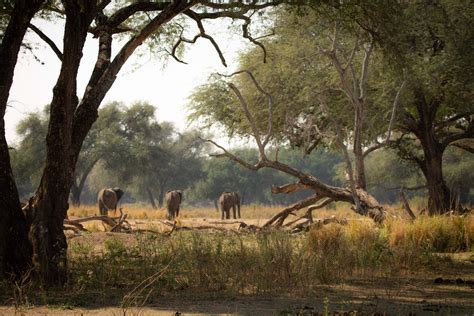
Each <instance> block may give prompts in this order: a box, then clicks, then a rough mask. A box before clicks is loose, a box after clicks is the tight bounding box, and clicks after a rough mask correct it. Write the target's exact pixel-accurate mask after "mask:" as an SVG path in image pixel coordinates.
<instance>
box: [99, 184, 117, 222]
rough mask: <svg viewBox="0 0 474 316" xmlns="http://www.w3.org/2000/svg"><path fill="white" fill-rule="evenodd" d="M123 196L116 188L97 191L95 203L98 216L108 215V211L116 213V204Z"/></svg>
mask: <svg viewBox="0 0 474 316" xmlns="http://www.w3.org/2000/svg"><path fill="white" fill-rule="evenodd" d="M122 196H123V191H122V190H121V189H120V188H118V187H114V188H104V189H102V190H100V191H99V195H98V196H97V203H98V204H99V212H100V215H108V212H109V210H113V211H114V213H116V212H117V204H118V202H119V201H120V199H121V198H122Z"/></svg>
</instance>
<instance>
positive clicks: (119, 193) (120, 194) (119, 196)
mask: <svg viewBox="0 0 474 316" xmlns="http://www.w3.org/2000/svg"><path fill="white" fill-rule="evenodd" d="M113 190H114V192H115V194H116V195H117V202H118V201H119V200H120V199H121V198H122V196H123V193H124V192H123V191H122V190H120V189H119V188H117V187H115V188H114V189H113Z"/></svg>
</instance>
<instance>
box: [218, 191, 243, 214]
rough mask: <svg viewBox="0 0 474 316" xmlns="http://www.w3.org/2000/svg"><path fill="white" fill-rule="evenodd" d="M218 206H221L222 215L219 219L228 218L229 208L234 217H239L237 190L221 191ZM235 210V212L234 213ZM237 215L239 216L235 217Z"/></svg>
mask: <svg viewBox="0 0 474 316" xmlns="http://www.w3.org/2000/svg"><path fill="white" fill-rule="evenodd" d="M219 206H220V208H221V212H222V216H221V219H224V214H225V218H226V219H229V218H230V209H231V208H232V213H233V215H234V219H236V218H240V196H239V193H237V192H227V191H226V192H223V193H222V194H221V196H220V197H219ZM236 210H237V214H236ZM236 215H238V216H239V217H237V216H236Z"/></svg>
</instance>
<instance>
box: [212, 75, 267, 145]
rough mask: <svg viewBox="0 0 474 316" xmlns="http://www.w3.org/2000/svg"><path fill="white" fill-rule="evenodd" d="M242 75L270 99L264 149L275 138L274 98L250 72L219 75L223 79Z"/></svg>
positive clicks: (263, 143)
mask: <svg viewBox="0 0 474 316" xmlns="http://www.w3.org/2000/svg"><path fill="white" fill-rule="evenodd" d="M242 73H246V74H247V75H248V76H249V77H250V79H251V80H252V82H253V84H254V85H255V87H256V88H257V90H258V91H259V92H260V93H262V94H264V95H265V96H266V97H267V98H268V130H267V136H266V137H265V139H264V140H263V142H262V145H263V147H265V146H266V145H267V144H268V142H269V141H270V139H271V137H272V136H273V96H272V95H271V94H270V93H268V92H267V91H265V90H264V89H263V88H262V86H261V85H260V84H259V83H258V81H257V79H255V76H254V75H253V74H252V72H251V71H249V70H240V71H236V72H234V73H232V74H230V75H223V74H219V75H220V76H222V77H227V78H230V77H232V76H235V75H238V74H242Z"/></svg>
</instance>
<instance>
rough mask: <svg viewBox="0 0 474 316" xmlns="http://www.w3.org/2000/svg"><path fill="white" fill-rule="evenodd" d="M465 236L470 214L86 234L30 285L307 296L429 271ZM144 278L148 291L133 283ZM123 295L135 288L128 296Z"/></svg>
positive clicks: (65, 296) (49, 298) (88, 291)
mask: <svg viewBox="0 0 474 316" xmlns="http://www.w3.org/2000/svg"><path fill="white" fill-rule="evenodd" d="M98 236H100V237H101V238H103V239H97V237H98ZM473 241H474V217H466V218H449V217H420V218H418V219H417V220H416V221H414V222H413V223H410V222H406V221H401V220H399V219H392V220H388V221H387V223H386V224H385V225H384V226H382V227H378V226H375V225H374V224H373V223H372V222H370V221H359V220H354V221H349V224H348V225H345V226H341V225H337V224H329V225H326V226H324V227H322V228H319V229H311V230H310V231H309V232H308V233H306V234H297V235H294V234H290V233H289V232H286V231H260V232H257V233H248V234H237V233H234V232H231V231H178V232H175V233H173V234H172V235H171V236H164V235H160V234H150V233H146V234H143V233H142V234H136V235H127V234H111V233H101V234H90V235H86V236H84V237H80V238H74V239H72V240H71V241H70V243H69V249H68V251H69V253H68V255H69V271H70V277H69V283H68V284H67V285H66V288H65V289H66V291H64V290H65V289H64V288H63V289H61V290H60V291H57V292H55V291H49V292H48V294H47V295H42V294H41V293H43V292H41V291H37V289H34V290H31V291H30V293H29V299H30V301H32V302H33V303H34V304H55V303H58V302H61V304H69V305H76V306H77V305H91V304H94V303H98V304H101V303H102V304H105V303H106V304H121V303H122V298H124V297H127V300H126V302H127V304H131V303H130V302H138V301H139V302H143V301H148V302H150V303H151V302H153V301H156V300H159V299H160V298H162V297H164V296H180V297H182V296H186V295H191V296H196V295H199V296H218V297H221V296H222V295H246V294H252V295H258V294H294V295H308V294H309V293H312V292H313V291H317V288H318V286H319V285H321V284H333V283H340V282H345V280H347V279H350V278H353V277H357V278H360V277H370V278H376V277H386V276H397V275H406V273H407V272H410V273H424V272H429V271H431V270H432V269H436V270H437V269H439V268H441V267H446V265H452V264H454V263H453V262H452V261H450V260H448V259H446V257H445V256H439V255H438V253H439V252H450V251H466V250H470V249H471V250H472V247H473V246H472V245H473ZM144 280H146V281H147V282H148V283H146V289H145V288H143V290H144V291H138V290H137V288H140V286H143V284H145V283H142V281H144ZM150 280H151V281H150ZM3 286H5V284H3ZM137 286H138V287H137ZM145 290H146V291H145ZM130 293H141V294H136V295H137V296H140V297H139V299H137V300H134V299H130V297H131V294H130ZM127 294H129V295H128V296H127ZM0 296H1V295H0ZM142 296H143V297H142ZM132 297H133V295H132ZM1 298H4V297H0V299H1ZM124 304H125V303H124Z"/></svg>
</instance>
